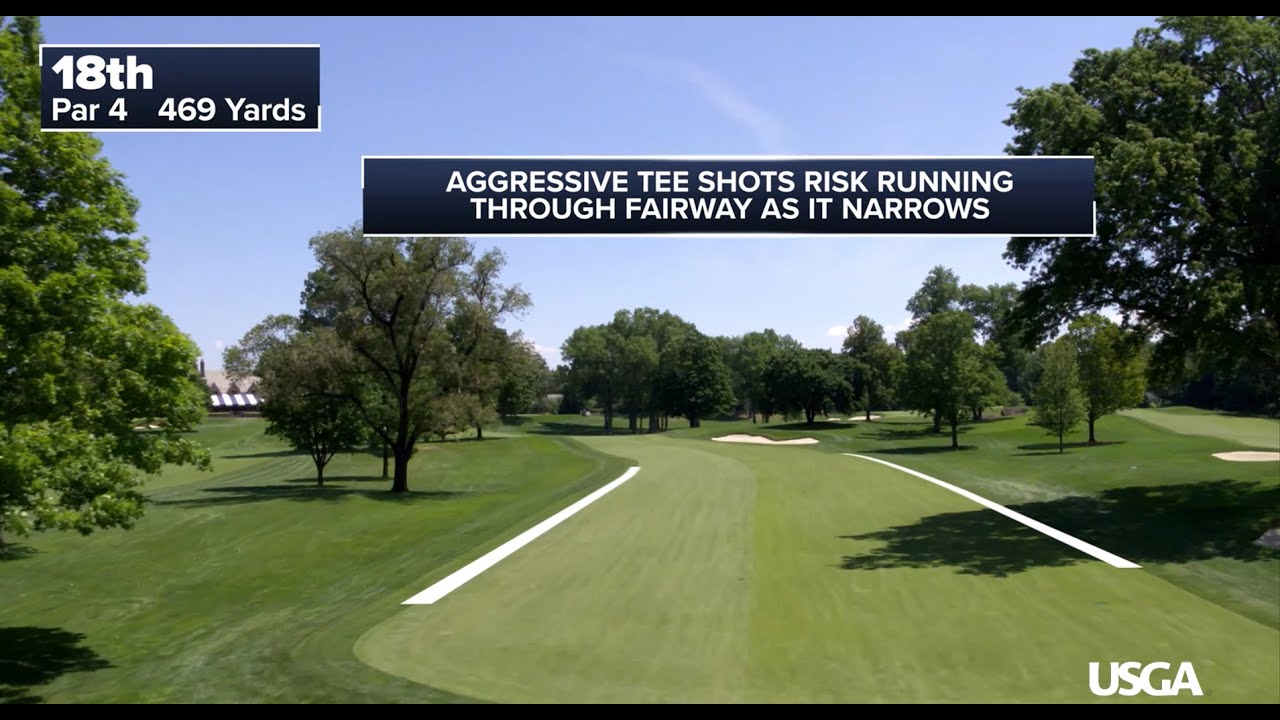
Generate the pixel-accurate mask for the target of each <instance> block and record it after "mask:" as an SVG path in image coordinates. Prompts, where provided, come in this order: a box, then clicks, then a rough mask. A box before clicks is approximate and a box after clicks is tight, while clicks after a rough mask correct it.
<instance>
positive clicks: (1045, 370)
mask: <svg viewBox="0 0 1280 720" xmlns="http://www.w3.org/2000/svg"><path fill="white" fill-rule="evenodd" d="M1040 367H1041V370H1040V380H1039V382H1037V383H1036V395H1035V400H1036V405H1035V408H1034V409H1033V412H1032V416H1031V424H1032V425H1036V426H1038V427H1042V428H1044V429H1045V430H1047V431H1048V432H1049V434H1050V435H1057V436H1058V452H1059V453H1061V452H1062V451H1063V438H1064V437H1065V436H1066V434H1067V433H1069V432H1071V431H1072V430H1074V429H1075V428H1076V426H1078V425H1079V424H1080V421H1082V420H1084V417H1085V405H1084V398H1083V397H1081V395H1080V378H1079V376H1078V374H1077V369H1076V353H1075V350H1074V349H1072V347H1071V345H1070V344H1069V343H1068V341H1066V340H1065V339H1062V338H1060V339H1058V340H1055V341H1054V342H1051V343H1048V344H1046V345H1045V346H1044V347H1042V348H1040Z"/></svg>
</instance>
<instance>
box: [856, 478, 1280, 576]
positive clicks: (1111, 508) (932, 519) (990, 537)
mask: <svg viewBox="0 0 1280 720" xmlns="http://www.w3.org/2000/svg"><path fill="white" fill-rule="evenodd" d="M1262 487H1263V485H1262V484H1261V483H1248V482H1240V481H1237V480H1215V481H1205V482H1199V483H1187V484H1181V485H1160V486H1155V487H1127V488H1115V489H1112V490H1106V491H1104V492H1102V493H1101V494H1099V495H1098V496H1096V497H1084V496H1075V497H1066V498H1060V499H1058V500H1049V501H1041V502H1031V503H1023V504H1020V505H1010V506H1009V509H1011V510H1016V511H1017V512H1020V513H1022V514H1024V515H1027V516H1029V517H1032V518H1035V519H1036V520H1039V521H1041V522H1043V523H1045V524H1047V525H1049V526H1050V527H1053V528H1056V529H1058V530H1061V531H1063V532H1065V533H1067V534H1068V535H1073V536H1075V537H1077V538H1080V539H1082V540H1085V541H1086V542H1089V543H1092V544H1094V545H1097V546H1098V547H1101V548H1103V549H1104V550H1108V551H1110V552H1113V553H1115V554H1117V555H1119V556H1120V557H1123V558H1125V559H1127V560H1132V561H1133V562H1136V563H1138V564H1140V565H1141V564H1144V563H1184V562H1190V561H1193V560H1206V559H1209V558H1216V557H1227V558H1233V559H1236V560H1243V561H1253V560H1261V559H1266V558H1274V557H1280V551H1277V550H1273V549H1269V548H1264V547H1262V546H1260V545H1257V544H1256V543H1255V542H1254V541H1255V540H1256V539H1257V538H1258V537H1259V536H1260V535H1261V534H1262V533H1263V532H1264V531H1265V530H1266V529H1267V527H1268V525H1269V524H1270V523H1271V522H1274V518H1276V517H1277V514H1278V513H1280V487H1270V488H1267V489H1261V488H1262ZM842 537H844V538H845V539H849V540H859V541H871V542H876V543H880V547H877V548H876V549H874V550H871V551H869V552H866V553H863V554H861V555H849V556H846V557H845V558H844V561H843V563H842V564H841V567H843V568H845V569H847V570H880V569H886V568H927V567H953V568H955V569H956V572H958V573H962V574H969V575H990V576H994V577H1007V576H1009V575H1011V574H1013V573H1018V572H1022V571H1024V570H1029V569H1031V568H1035V567H1060V566H1065V565H1072V564H1074V563H1078V562H1095V560H1094V559H1093V558H1091V557H1088V556H1086V555H1085V554H1084V553H1082V552H1080V551H1078V550H1075V549H1074V548H1071V547H1069V546H1067V545H1064V544H1063V543H1060V542H1058V541H1057V540H1054V539H1052V538H1049V537H1047V536H1045V535H1042V534H1040V533H1038V532H1036V531H1034V530H1032V529H1031V528H1028V527H1026V526H1024V525H1022V524H1020V523H1018V522H1016V521H1014V520H1012V519H1009V518H1007V517H1005V516H1003V515H1000V514H999V513H995V512H992V511H990V510H986V509H977V510H971V511H966V512H956V513H944V514H941V515H931V516H929V517H926V518H923V519H921V520H920V521H918V522H916V523H913V524H911V525H899V526H896V527H891V528H886V529H883V530H877V531H875V532H871V533H864V534H861V535H845V536H842Z"/></svg>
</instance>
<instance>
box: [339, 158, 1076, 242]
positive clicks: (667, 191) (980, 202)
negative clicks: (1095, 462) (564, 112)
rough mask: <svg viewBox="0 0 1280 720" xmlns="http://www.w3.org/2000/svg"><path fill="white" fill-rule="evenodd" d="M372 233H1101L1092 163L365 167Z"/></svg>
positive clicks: (456, 161) (756, 161)
mask: <svg viewBox="0 0 1280 720" xmlns="http://www.w3.org/2000/svg"><path fill="white" fill-rule="evenodd" d="M362 172H363V179H362V184H363V188H364V231H365V233H366V234H369V235H470V236H483V235H735V234H748V235H1043V236H1085V237H1087V236H1091V235H1092V234H1093V230H1094V206H1093V158H1091V157H1003V156H1002V157H982V158H960V157H938V158H905V159H904V158H875V157H794V158H750V157H746V158H719V157H716V158H704V157H690V158H681V157H672V158H656V157H655V158H648V157H617V158H611V157H588V158H579V157H564V158H533V157H365V158H364V159H363V171H362Z"/></svg>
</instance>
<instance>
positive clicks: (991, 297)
mask: <svg viewBox="0 0 1280 720" xmlns="http://www.w3.org/2000/svg"><path fill="white" fill-rule="evenodd" d="M960 295H961V302H960V304H961V307H962V308H963V309H964V310H967V311H968V312H969V313H970V314H972V315H973V317H974V320H975V321H976V328H977V331H978V335H979V336H981V337H982V339H983V344H984V346H987V347H990V348H991V349H992V351H993V355H992V361H993V362H994V363H995V364H996V366H997V367H999V368H1000V371H1001V372H1002V373H1003V374H1004V379H1005V383H1006V384H1007V385H1008V386H1009V387H1010V388H1012V389H1014V390H1017V391H1021V390H1022V389H1023V388H1022V386H1021V385H1020V384H1019V383H1020V382H1021V378H1022V376H1023V375H1024V374H1025V372H1026V368H1027V360H1028V358H1029V357H1030V355H1031V352H1030V351H1029V349H1028V348H1027V347H1026V346H1025V344H1024V343H1025V340H1024V337H1023V332H1022V327H1021V325H1020V324H1019V319H1018V315H1017V313H1016V310H1017V308H1018V302H1019V298H1020V296H1021V294H1020V292H1019V291H1018V286H1017V285H1016V284H1015V283H1003V284H995V285H987V286H985V287H983V286H981V285H964V286H962V287H961V288H960Z"/></svg>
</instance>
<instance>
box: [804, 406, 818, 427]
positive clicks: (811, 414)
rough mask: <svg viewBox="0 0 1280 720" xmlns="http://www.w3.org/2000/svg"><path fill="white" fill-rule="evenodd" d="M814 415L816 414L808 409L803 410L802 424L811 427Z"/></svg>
mask: <svg viewBox="0 0 1280 720" xmlns="http://www.w3.org/2000/svg"><path fill="white" fill-rule="evenodd" d="M815 415H817V413H816V412H814V411H812V410H809V409H808V408H806V409H805V411H804V422H805V424H806V425H812V424H813V418H814V416H815Z"/></svg>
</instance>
